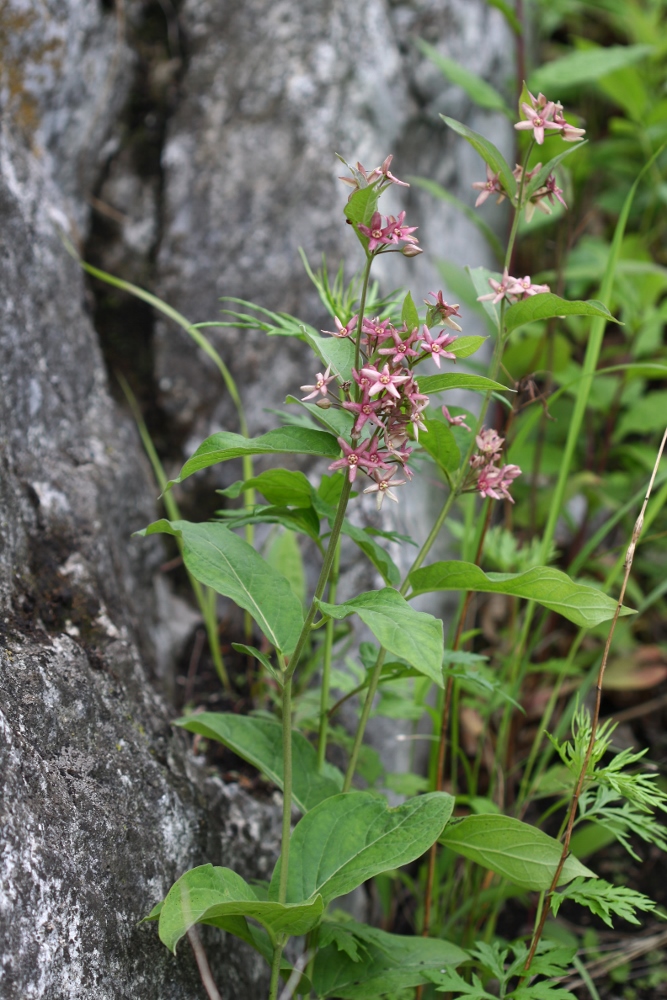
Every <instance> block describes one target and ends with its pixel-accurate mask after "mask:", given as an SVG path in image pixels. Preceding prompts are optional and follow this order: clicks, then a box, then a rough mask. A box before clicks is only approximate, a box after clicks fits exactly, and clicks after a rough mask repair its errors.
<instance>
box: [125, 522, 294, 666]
mask: <svg viewBox="0 0 667 1000" xmlns="http://www.w3.org/2000/svg"><path fill="white" fill-rule="evenodd" d="M137 534H139V535H158V534H167V535H174V536H176V537H177V538H178V537H180V538H181V539H182V542H183V561H184V563H185V565H186V567H187V569H188V570H189V572H190V573H192V575H193V576H194V577H195V578H196V579H197V580H199V582H200V583H205V584H206V585H207V586H208V587H213V589H214V590H217V592H218V593H219V594H222V595H223V596H224V597H229V598H231V600H232V601H234V602H235V603H236V604H238V606H239V607H240V608H243V609H244V611H248V612H250V614H251V615H252V617H253V618H254V619H255V621H256V622H257V624H258V625H259V627H260V628H261V630H262V632H263V633H264V635H265V636H266V638H267V639H268V640H269V642H271V643H272V644H273V645H274V646H275V647H276V649H279V650H280V651H281V652H282V653H285V654H287V655H289V654H290V653H291V652H292V651H293V650H294V647H295V646H296V643H297V639H298V638H299V635H300V633H301V628H302V626H303V611H302V608H301V605H300V604H299V601H298V600H297V599H296V597H295V596H294V594H293V593H292V590H291V588H290V585H289V583H288V581H287V580H286V579H285V577H284V576H282V574H280V573H278V572H277V571H276V570H275V569H273V567H272V566H269V564H268V563H267V562H266V560H265V559H262V557H261V556H260V554H259V552H256V551H255V549H253V547H252V545H248V543H247V542H245V541H244V540H243V539H242V538H239V537H238V535H235V534H234V532H233V531H230V530H229V528H227V527H225V525H224V524H216V523H213V522H209V523H204V524H191V523H190V521H167V520H165V519H162V520H161V521H155V522H154V524H149V526H148V527H147V528H144V530H143V531H140V532H137Z"/></svg>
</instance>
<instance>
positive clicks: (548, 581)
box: [410, 561, 635, 628]
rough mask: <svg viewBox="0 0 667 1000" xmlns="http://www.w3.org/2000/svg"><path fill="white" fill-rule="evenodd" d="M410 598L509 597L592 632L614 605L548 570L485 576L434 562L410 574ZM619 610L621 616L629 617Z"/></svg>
mask: <svg viewBox="0 0 667 1000" xmlns="http://www.w3.org/2000/svg"><path fill="white" fill-rule="evenodd" d="M410 586H411V587H412V596H416V595H417V594H429V593H432V592H433V591H437V590H473V591H477V592H481V593H485V594H510V595H512V596H513V597H523V598H525V599H526V600H528V601H537V603H538V604H541V605H542V606H543V607H545V608H549V610H550V611H555V612H556V613H557V614H559V615H562V616H563V617H564V618H567V619H568V621H571V622H574V624H575V625H581V626H583V627H584V628H594V627H595V626H596V625H599V624H600V622H605V621H608V620H609V619H610V618H613V617H614V611H615V610H616V601H614V600H612V598H611V597H607V595H606V594H604V593H603V592H602V591H601V590H596V588H595V587H588V586H586V585H585V584H583V583H575V582H574V580H571V579H570V578H569V576H568V575H567V574H566V573H563V572H561V570H559V569H553V567H551V566H534V567H533V568H532V569H529V570H526V572H525V573H485V572H484V571H483V570H481V569H480V568H479V566H475V565H474V563H466V562H456V561H451V562H437V563H433V564H432V565H431V566H424V567H422V568H421V569H418V570H415V572H414V573H411V574H410ZM634 613H635V612H634V611H633V610H632V608H623V609H622V610H621V614H622V615H632V614H634Z"/></svg>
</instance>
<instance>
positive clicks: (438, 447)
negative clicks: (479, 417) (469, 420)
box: [419, 414, 461, 472]
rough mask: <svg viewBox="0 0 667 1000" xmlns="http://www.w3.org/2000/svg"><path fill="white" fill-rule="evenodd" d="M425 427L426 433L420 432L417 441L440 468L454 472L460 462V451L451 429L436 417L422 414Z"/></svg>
mask: <svg viewBox="0 0 667 1000" xmlns="http://www.w3.org/2000/svg"><path fill="white" fill-rule="evenodd" d="M422 420H424V422H425V424H426V427H427V428H428V430H427V432H426V433H422V435H421V436H420V438H419V443H420V445H421V446H422V448H423V449H424V451H426V452H428V454H429V455H430V456H431V458H433V459H434V460H435V461H436V463H437V464H438V465H439V466H440V468H441V469H445V471H446V472H455V471H456V470H457V469H458V467H459V465H460V464H461V452H460V451H459V448H458V445H457V443H456V440H455V438H454V435H453V434H452V432H451V430H450V429H449V427H447V425H446V424H445V423H444V422H443V421H442V420H438V419H437V417H428V416H427V415H426V414H422Z"/></svg>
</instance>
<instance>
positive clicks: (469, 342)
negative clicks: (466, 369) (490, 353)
mask: <svg viewBox="0 0 667 1000" xmlns="http://www.w3.org/2000/svg"><path fill="white" fill-rule="evenodd" d="M488 339H489V338H488V337H457V338H456V340H455V341H454V343H453V344H449V345H448V346H447V350H448V351H450V352H451V353H452V354H455V355H456V357H457V358H469V357H470V355H471V354H474V353H475V352H476V351H478V350H479V349H480V347H481V346H482V344H483V343H484V341H485V340H488Z"/></svg>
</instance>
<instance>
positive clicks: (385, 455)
mask: <svg viewBox="0 0 667 1000" xmlns="http://www.w3.org/2000/svg"><path fill="white" fill-rule="evenodd" d="M379 447H380V441H379V438H378V437H377V435H376V436H375V437H374V438H373V439H372V441H371V446H370V448H369V449H368V451H367V452H366V457H365V460H364V468H368V469H370V470H371V471H372V470H373V469H391V465H390V464H389V463H390V459H391V454H390V452H388V451H379Z"/></svg>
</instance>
